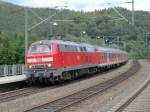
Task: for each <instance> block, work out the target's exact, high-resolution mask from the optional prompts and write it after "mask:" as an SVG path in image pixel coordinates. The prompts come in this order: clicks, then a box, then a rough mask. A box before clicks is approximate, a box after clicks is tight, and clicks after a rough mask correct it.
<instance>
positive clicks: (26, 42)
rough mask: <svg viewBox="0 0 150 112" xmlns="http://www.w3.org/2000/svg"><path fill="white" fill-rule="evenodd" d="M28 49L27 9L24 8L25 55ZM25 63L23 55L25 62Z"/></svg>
mask: <svg viewBox="0 0 150 112" xmlns="http://www.w3.org/2000/svg"><path fill="white" fill-rule="evenodd" d="M27 50H28V9H27V8H25V56H26V54H27ZM26 63H27V61H26V57H25V64H26Z"/></svg>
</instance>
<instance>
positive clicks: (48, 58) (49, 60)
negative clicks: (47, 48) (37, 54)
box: [42, 57, 53, 62]
mask: <svg viewBox="0 0 150 112" xmlns="http://www.w3.org/2000/svg"><path fill="white" fill-rule="evenodd" d="M51 61H53V57H46V58H42V62H51Z"/></svg>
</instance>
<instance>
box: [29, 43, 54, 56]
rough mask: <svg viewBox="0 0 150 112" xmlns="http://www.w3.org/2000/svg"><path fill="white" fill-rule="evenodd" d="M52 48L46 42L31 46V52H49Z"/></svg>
mask: <svg viewBox="0 0 150 112" xmlns="http://www.w3.org/2000/svg"><path fill="white" fill-rule="evenodd" d="M50 51H51V49H50V47H49V46H48V45H45V44H40V45H32V46H31V47H30V48H29V53H30V54H35V53H47V52H50Z"/></svg>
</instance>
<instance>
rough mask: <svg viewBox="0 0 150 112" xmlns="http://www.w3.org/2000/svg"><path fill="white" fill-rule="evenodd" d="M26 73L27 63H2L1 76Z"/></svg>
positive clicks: (0, 66)
mask: <svg viewBox="0 0 150 112" xmlns="http://www.w3.org/2000/svg"><path fill="white" fill-rule="evenodd" d="M24 73H25V65H24V64H17V65H0V77H5V76H14V75H22V74H24Z"/></svg>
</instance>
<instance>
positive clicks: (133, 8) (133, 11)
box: [132, 0, 134, 26]
mask: <svg viewBox="0 0 150 112" xmlns="http://www.w3.org/2000/svg"><path fill="white" fill-rule="evenodd" d="M132 25H133V26H134V0H132Z"/></svg>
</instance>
